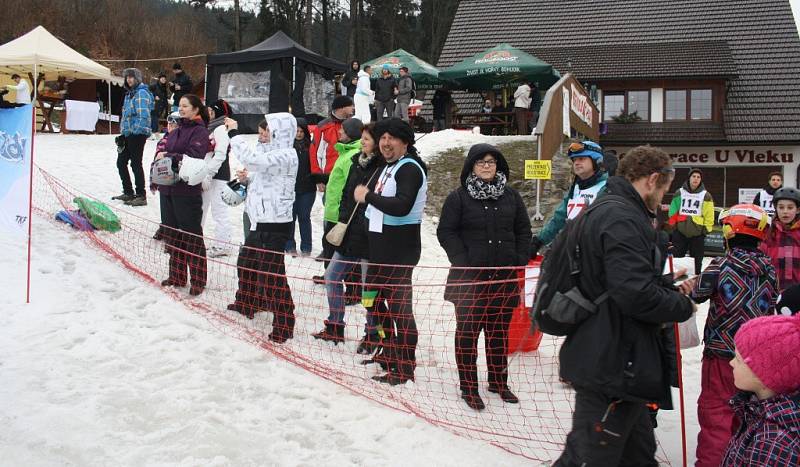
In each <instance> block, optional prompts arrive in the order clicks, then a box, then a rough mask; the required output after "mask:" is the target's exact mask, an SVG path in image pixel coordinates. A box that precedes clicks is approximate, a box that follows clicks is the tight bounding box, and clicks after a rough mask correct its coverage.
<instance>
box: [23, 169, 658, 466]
mask: <svg viewBox="0 0 800 467" xmlns="http://www.w3.org/2000/svg"><path fill="white" fill-rule="evenodd" d="M76 196H84V197H87V198H89V199H93V198H92V197H91V196H90V195H88V194H85V193H82V192H80V191H79V190H77V189H75V188H73V187H70V186H67V185H66V184H65V183H63V182H61V181H60V180H58V179H57V178H55V177H54V176H52V175H51V174H48V173H47V172H45V171H44V170H41V169H39V168H37V169H36V175H35V176H34V192H33V197H34V198H33V202H34V206H35V211H36V212H37V213H38V214H41V215H42V216H45V217H46V218H48V219H53V218H54V215H55V213H56V212H58V211H60V210H64V209H75V207H74V205H73V198H75V197H76ZM115 213H116V214H117V215H118V216H119V218H120V221H121V226H122V229H121V230H120V231H119V232H116V233H110V232H106V231H86V232H85V239H86V240H87V241H88V242H89V243H90V244H91V245H93V246H95V247H97V248H99V249H100V250H102V251H104V252H105V253H106V254H108V255H109V256H111V257H113V258H115V259H116V260H118V261H120V262H121V263H122V264H123V265H124V266H125V267H127V268H128V269H130V270H131V271H133V272H134V273H136V274H137V275H138V276H139V277H140V278H142V279H144V280H147V281H150V282H152V283H153V284H154V285H156V286H161V281H162V280H166V279H168V278H170V277H171V278H172V280H173V282H177V283H176V284H175V285H173V286H165V287H163V288H162V290H163V291H164V292H165V293H168V294H170V295H171V296H172V297H173V298H175V299H176V300H178V301H180V302H182V303H183V304H185V305H187V306H189V307H191V308H192V309H194V310H196V311H197V312H199V313H201V314H202V315H204V316H205V317H206V318H207V319H209V320H210V321H211V322H213V323H215V324H216V325H217V327H218V328H219V329H220V330H221V331H223V332H224V333H226V334H228V335H231V336H234V337H236V338H239V339H243V340H246V341H248V342H251V343H254V344H257V345H259V346H261V347H262V348H263V349H265V350H267V351H269V352H271V353H272V354H274V355H276V356H278V357H280V358H283V359H285V360H287V361H289V362H292V363H294V364H296V365H298V366H301V367H303V368H305V369H306V370H308V371H310V372H312V373H314V374H316V375H319V376H321V377H323V378H325V379H327V380H330V381H333V382H336V383H338V384H340V385H342V386H344V387H346V388H347V389H349V390H350V391H352V392H354V393H357V394H360V395H362V396H364V397H367V398H369V399H371V400H373V401H375V402H378V403H380V404H383V405H385V406H388V407H391V408H394V409H397V410H402V411H404V412H409V413H412V414H415V415H417V416H418V417H420V418H423V419H425V420H427V421H429V422H430V423H433V424H435V425H439V426H442V427H445V428H447V429H449V430H450V431H452V432H454V433H456V434H459V435H462V436H466V437H469V438H474V439H478V440H482V441H485V442H489V443H491V444H493V445H495V446H498V447H500V448H502V449H505V450H506V451H508V452H511V453H513V454H517V455H520V456H524V457H526V458H528V459H534V460H539V461H551V460H554V459H556V458H557V457H558V456H559V454H560V453H561V450H562V448H563V443H564V440H565V438H566V434H567V433H568V431H569V429H570V427H571V423H572V419H571V417H572V404H573V392H572V390H571V388H570V387H569V386H568V385H566V384H564V383H562V382H560V381H559V378H558V349H559V346H560V340H559V339H557V338H553V337H551V336H543V337H541V336H536V337H534V336H530V335H529V334H528V324H527V322H526V320H527V318H526V315H527V311H526V309H525V308H524V303H522V297H520V287H519V285H520V280H519V279H518V278H517V276H518V274H519V273H520V270H517V269H514V268H499V269H497V270H495V271H492V272H491V273H489V272H485V271H484V272H480V271H476V270H472V269H465V270H463V271H459V272H458V273H456V277H457V278H459V279H461V280H462V281H463V283H462V284H459V286H458V287H447V288H446V287H445V283H446V279H447V276H448V272H449V268H448V267H446V266H423V265H420V266H416V267H414V268H405V267H400V266H391V265H367V267H366V272H367V274H366V276H365V277H366V278H365V279H363V280H364V281H365V282H366V284H363V285H362V277H359V276H358V275H347V276H346V281H348V282H350V285H351V287H349V289H351V290H349V291H348V292H345V293H343V297H342V298H343V300H345V302H346V304H347V305H346V306H345V307H344V318H343V321H344V323H343V324H344V326H343V327H342V337H343V339H342V342H333V341H331V340H323V339H317V338H315V337H313V336H312V334H316V333H318V332H319V331H320V330H322V329H325V328H326V323H325V322H326V320H327V319H328V315H329V311H330V307H329V300H328V293H327V290H326V284H320V283H315V281H314V280H312V276H314V275H322V274H323V264H322V263H321V262H317V261H315V260H314V258H311V257H303V256H290V255H284V254H283V253H275V252H270V251H265V250H260V249H251V248H247V247H243V248H242V250H241V251H240V255H239V256H241V257H242V258H237V255H236V254H235V253H234V254H233V255H231V256H225V257H221V258H205V257H203V255H202V252H203V251H204V250H205V247H204V244H206V243H208V240H209V239H205V240H204V238H202V237H196V236H193V235H191V234H186V233H182V232H179V231H175V230H172V229H169V228H164V227H162V228H161V229H159V224H158V223H157V222H154V221H153V220H150V219H145V218H142V217H139V216H137V215H136V214H135V213H132V212H129V211H126V210H122V209H115ZM157 231H159V232H160V233H161V235H162V239H161V240H156V239H154V238H153V237H154V234H156V232H157ZM214 242H217V241H216V240H214ZM229 247H230V248H231V249H232V250H233V251H236V250H237V249H239V247H238V245H236V246H234V245H229ZM388 247H390V246H388V245H387V248H388ZM170 252H171V254H170ZM198 252H200V253H201V254H200V255H198V254H197V253H198ZM171 258H172V259H171ZM237 259H239V264H238V266H237ZM170 263H171V264H172V267H173V269H172V275H170ZM188 264H193V265H194V268H193V269H194V270H192V269H190V268H188V267H187V266H188ZM284 265H285V266H284ZM345 265H346V266H348V268H347V269H352V270H355V271H361V266H362V265H361V264H353V263H339V264H338V266H345ZM329 267H330V266H329ZM284 268H285V269H284ZM284 270H285V276H284V274H283V272H284ZM181 271H182V272H181ZM193 273H195V275H194V279H193ZM532 279H535V277H533V278H532ZM409 281H410V285H409ZM192 284H194V285H195V286H199V285H203V288H202V291H201V293H199V295H196V296H193V295H191V294H190V292H192V290H191V286H192ZM340 289H341V290H344V289H345V287H344V286H343V285H342V286H340ZM359 289H360V290H359ZM446 289H447V290H446ZM376 290H378V291H380V293H379V294H378V295H377V297H375V298H374V299H373V300H372V303H370V299H371V298H372V295H373V294H371V293H370V292H374V291H376ZM194 291H195V292H197V291H200V290H199V288H198V290H194ZM445 295H447V299H449V301H448V300H445ZM453 303H455V304H456V305H457V307H454V305H453ZM365 304H366V305H371V306H368V307H365V306H364V305H365ZM290 310H291V312H292V313H291V315H290V313H289V311H290ZM412 310H413V317H414V318H415V325H416V326H415V327H416V330H414V329H413V328H412V327H411V326H410V321H409V319H408V318H409V317H410V316H411V312H412ZM457 314H458V315H459V317H460V318H459V319H458V320H457V319H456V315H457ZM292 319H293V321H294V323H293V326H292V323H291V321H292ZM367 319H369V320H370V324H371V326H369V330H370V331H377V335H378V336H379V337H378V339H377V340H375V341H372V340H370V341H369V343H371V344H375V346H376V347H377V349H372V350H374V352H372V353H368V354H359V353H357V350H358V347H359V344H360V343H361V341H362V338H363V337H364V334H365V324H366V323H367ZM290 328H291V333H289V330H290ZM509 328H510V330H509ZM481 330H483V333H481V334H480V337H478V332H479V331H481ZM329 331H331V333H332V334H333V335H334V336H336V337H337V339H333V340H338V332H337V329H336V327H332V328H331V329H329ZM506 333H509V334H510V337H509V339H508V340H507V341H506V339H504V338H503V336H505V335H506ZM288 334H291V337H292V338H291V339H290V340H287V341H286V342H285V343H277V342H275V341H278V342H280V341H282V340H283V338H284V337H288ZM271 335H272V339H271V338H270V336H271ZM381 336H382V337H383V339H380V337H381ZM485 336H488V343H489V345H488V346H487V345H486V342H487V338H486V337H485ZM539 338H541V342H538V339H539ZM415 340H416V345H415V346H414V342H413V341H415ZM537 343H538V349H537V350H536V351H532V352H517V353H512V352H514V350H518V349H522V348H527V349H530V348H535V347H536V346H537ZM457 346H458V348H459V349H460V350H459V351H458V352H457V351H456V348H457ZM473 346H474V348H475V353H473V352H472V351H471V350H469V349H471V348H473ZM414 347H415V351H414V352H412V349H413V348H414ZM487 347H488V351H489V353H490V354H491V355H490V360H491V362H492V363H491V365H490V366H491V368H489V367H487V361H486V354H487ZM509 347H510V349H509ZM506 353H510V355H509V356H508V357H507V370H506V371H503V366H504V365H503V364H504V361H505V354H506ZM412 355H413V357H415V358H414V359H413V360H412ZM457 357H458V358H459V361H460V363H461V365H462V379H463V380H464V381H463V382H464V384H465V385H466V386H467V387H468V388H472V387H475V386H476V385H477V387H478V389H479V392H480V395H481V398H482V400H483V401H484V402H485V404H486V408H485V409H484V410H482V411H476V410H473V409H471V408H469V407H467V405H466V404H465V402H464V400H462V398H461V395H462V393H461V390H460V389H459V369H458V367H457V364H456V362H457ZM473 362H474V363H475V364H476V367H475V368H474V369H473V368H471V367H470V364H471V363H473ZM365 363H366V364H365ZM382 364H383V365H382ZM385 366H388V367H389V368H391V369H392V370H393V371H390V372H389V374H393V375H401V376H402V375H404V374H405V375H407V374H408V370H409V368H410V369H412V370H413V377H414V382H413V384H412V383H406V384H398V385H395V386H392V385H389V384H382V383H381V382H379V381H376V380H374V379H373V377H379V376H382V375H386V374H387V372H386V371H385V370H384V367H385ZM490 369H491V370H492V371H489V370H490ZM476 376H477V381H475V380H474V378H475V377H476ZM506 380H507V382H508V385H509V386H510V388H511V389H512V390H513V391H514V393H515V394H516V395H517V396H518V397H519V403H518V404H512V403H505V402H503V401H502V400H501V399H500V397H499V395H498V394H494V393H491V392H488V387H489V382H494V383H495V384H503V382H504V381H506ZM395 382H396V381H395ZM659 459H660V461H661V462H663V463H666V464H668V463H669V462H668V461H667V459H666V457H665V456H664V454H663V451H661V450H660V452H659Z"/></svg>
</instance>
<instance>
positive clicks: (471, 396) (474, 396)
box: [461, 389, 486, 410]
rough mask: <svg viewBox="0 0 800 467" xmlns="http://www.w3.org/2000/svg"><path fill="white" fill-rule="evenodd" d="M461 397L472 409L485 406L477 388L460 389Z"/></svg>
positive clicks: (479, 408)
mask: <svg viewBox="0 0 800 467" xmlns="http://www.w3.org/2000/svg"><path fill="white" fill-rule="evenodd" d="M461 398H462V399H464V402H466V403H467V405H468V406H469V408H471V409H473V410H483V409H485V408H486V405H485V404H484V403H483V399H481V395H480V394H479V393H478V390H477V389H462V390H461Z"/></svg>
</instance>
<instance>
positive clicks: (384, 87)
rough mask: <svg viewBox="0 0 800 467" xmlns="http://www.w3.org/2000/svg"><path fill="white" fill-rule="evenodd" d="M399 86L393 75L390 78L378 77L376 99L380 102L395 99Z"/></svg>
mask: <svg viewBox="0 0 800 467" xmlns="http://www.w3.org/2000/svg"><path fill="white" fill-rule="evenodd" d="M396 87H397V80H396V79H395V78H394V77H393V76H389V77H388V78H378V81H377V83H376V85H375V100H376V101H379V102H389V101H390V100H393V99H394V97H395V96H394V90H395V88H396Z"/></svg>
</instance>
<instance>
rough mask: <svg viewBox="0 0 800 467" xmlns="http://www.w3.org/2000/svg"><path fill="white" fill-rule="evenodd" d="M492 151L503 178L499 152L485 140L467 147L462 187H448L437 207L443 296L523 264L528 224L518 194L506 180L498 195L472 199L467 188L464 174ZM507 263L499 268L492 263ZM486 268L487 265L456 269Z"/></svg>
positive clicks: (504, 166)
mask: <svg viewBox="0 0 800 467" xmlns="http://www.w3.org/2000/svg"><path fill="white" fill-rule="evenodd" d="M486 154H491V155H492V156H494V157H495V159H496V160H497V173H502V174H504V175H505V176H506V178H508V176H509V168H508V162H507V161H506V159H505V157H503V154H502V153H501V152H500V151H499V150H498V149H497V148H495V147H494V146H492V145H489V144H476V145H474V146H472V148H470V150H469V153H468V154H467V158H466V160H465V161H464V167H463V169H462V171H461V186H460V187H459V188H457V189H455V190H454V191H453V192H451V193H450V194H449V195H448V196H447V199H446V200H445V202H444V205H443V206H442V214H441V217H440V218H439V226H438V228H437V230H436V235H437V237H438V238H439V243H440V244H441V245H442V248H444V250H445V252H447V257H448V258H449V259H450V264H452V265H453V266H454V267H453V268H451V269H450V273H449V274H448V277H447V283H448V289H447V290H446V296H445V298H447V299H452V298H453V297H456V296H465V293H464V292H466V291H465V290H460V289H464V288H465V287H457V286H454V284H457V283H458V282H475V281H476V280H505V279H510V278H512V277H513V276H514V275H515V274H516V270H515V269H511V268H510V267H513V266H523V265H525V264H527V263H528V259H529V255H528V245H529V244H530V241H531V235H532V234H531V223H530V219H529V218H528V211H527V209H526V208H525V204H524V202H523V201H522V196H520V194H519V193H518V192H517V191H516V190H514V189H513V188H511V187H510V186H509V184H508V183H506V186H505V189H504V191H503V194H502V195H501V196H500V197H499V198H498V199H496V200H495V199H485V200H482V199H474V198H473V197H471V196H470V195H469V192H468V191H467V188H466V185H467V177H469V175H470V174H471V173H472V170H473V166H474V165H475V162H476V161H477V160H478V159H481V158H483V157H484V156H485V155H486ZM498 266H499V267H507V269H498V268H497V267H498ZM463 267H471V268H474V267H485V268H486V269H482V270H481V269H461V268H463Z"/></svg>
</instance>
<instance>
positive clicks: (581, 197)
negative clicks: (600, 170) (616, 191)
mask: <svg viewBox="0 0 800 467" xmlns="http://www.w3.org/2000/svg"><path fill="white" fill-rule="evenodd" d="M604 186H606V184H605V181H603V182H601V183H598V184H597V185H595V186H592V187H589V188H587V189H585V190H581V189H580V188H578V186H577V185H576V186H575V190H574V191H573V192H572V198H570V200H569V201H568V202H567V219H569V220H572V219H575V218H576V217H578V214H580V213H581V212H583V210H584V209H586V208H587V207H589V206H590V205H591V204H592V203H594V200H596V199H597V196H598V195H599V194H600V190H602V189H603V187H604Z"/></svg>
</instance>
